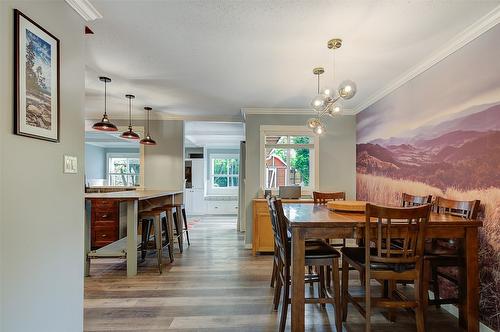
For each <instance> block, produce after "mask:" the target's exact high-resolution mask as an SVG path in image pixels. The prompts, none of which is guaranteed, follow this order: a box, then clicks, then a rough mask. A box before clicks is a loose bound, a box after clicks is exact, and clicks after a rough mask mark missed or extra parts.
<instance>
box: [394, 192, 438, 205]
mask: <svg viewBox="0 0 500 332" xmlns="http://www.w3.org/2000/svg"><path fill="white" fill-rule="evenodd" d="M431 202H432V195H427V196H415V195H410V194H407V193H403V194H402V195H401V206H402V207H409V206H420V205H424V204H429V203H431Z"/></svg>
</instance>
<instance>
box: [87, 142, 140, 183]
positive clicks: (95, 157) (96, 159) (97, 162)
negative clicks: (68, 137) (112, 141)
mask: <svg viewBox="0 0 500 332" xmlns="http://www.w3.org/2000/svg"><path fill="white" fill-rule="evenodd" d="M139 152H140V151H139V148H102V147H100V146H96V145H92V144H85V176H86V178H87V180H91V179H105V178H106V173H107V170H106V163H107V160H106V156H107V154H108V153H137V154H139Z"/></svg>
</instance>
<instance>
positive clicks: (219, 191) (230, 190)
mask: <svg viewBox="0 0 500 332" xmlns="http://www.w3.org/2000/svg"><path fill="white" fill-rule="evenodd" d="M214 159H236V160H238V174H235V175H229V174H227V175H222V176H226V177H230V176H231V177H235V178H238V181H239V176H240V174H239V170H240V168H239V164H240V155H239V154H235V153H234V154H233V153H223V154H222V153H211V154H210V156H209V158H208V174H209V175H208V179H207V182H208V186H207V187H208V194H216V195H228V194H237V193H238V187H239V182H238V186H232V187H214V185H213V181H214V177H216V176H221V174H214V170H213V161H214Z"/></svg>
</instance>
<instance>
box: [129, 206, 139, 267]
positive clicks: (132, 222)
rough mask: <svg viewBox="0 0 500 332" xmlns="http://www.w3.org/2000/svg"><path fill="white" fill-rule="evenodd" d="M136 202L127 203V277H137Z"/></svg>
mask: <svg viewBox="0 0 500 332" xmlns="http://www.w3.org/2000/svg"><path fill="white" fill-rule="evenodd" d="M137 220H138V202H137V200H128V201H127V277H133V276H135V275H137Z"/></svg>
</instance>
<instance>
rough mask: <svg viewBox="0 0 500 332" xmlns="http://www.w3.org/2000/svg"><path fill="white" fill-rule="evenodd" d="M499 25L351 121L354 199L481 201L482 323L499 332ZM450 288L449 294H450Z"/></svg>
mask: <svg viewBox="0 0 500 332" xmlns="http://www.w3.org/2000/svg"><path fill="white" fill-rule="evenodd" d="M498 40H500V25H497V26H496V27H494V28H492V29H491V30H489V31H488V32H486V33H484V34H483V35H481V36H480V37H479V38H477V39H476V40H474V41H472V42H471V43H469V44H468V45H466V46H465V47H463V48H462V49H460V50H458V51H457V52H455V53H454V54H452V55H450V56H448V57H447V58H446V59H444V60H443V61H441V62H440V63H438V64H436V65H435V66H433V67H432V68H430V69H429V70H427V71H426V72H424V73H422V74H420V75H419V76H417V77H415V78H414V79H412V80H411V81H409V82H408V83H406V84H405V85H403V86H402V87H400V88H399V89H397V90H395V91H394V92H392V93H391V94H390V95H388V96H386V97H385V98H383V99H382V100H380V101H378V102H377V103H375V104H373V105H372V106H370V107H369V108H367V109H366V110H364V111H363V112H361V113H359V114H358V116H357V145H356V147H357V151H356V152H357V153H356V154H357V160H356V169H357V198H358V199H361V200H368V201H371V202H376V203H382V204H399V201H400V194H401V193H402V192H407V193H412V194H416V195H424V194H432V195H433V196H438V195H439V196H444V197H448V198H452V199H460V200H473V199H479V200H481V205H482V212H481V217H482V218H483V220H484V227H483V228H482V229H481V230H480V253H479V255H480V268H481V271H480V284H481V290H480V292H481V302H480V313H481V320H482V322H483V323H485V324H486V325H488V326H490V327H491V328H493V329H494V330H500V315H499V314H498V313H499V312H500V295H499V294H500V61H499V59H500V43H498ZM450 291H451V290H450V288H449V289H448V292H450Z"/></svg>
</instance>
